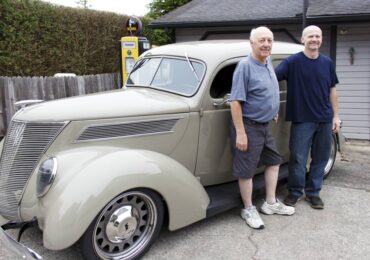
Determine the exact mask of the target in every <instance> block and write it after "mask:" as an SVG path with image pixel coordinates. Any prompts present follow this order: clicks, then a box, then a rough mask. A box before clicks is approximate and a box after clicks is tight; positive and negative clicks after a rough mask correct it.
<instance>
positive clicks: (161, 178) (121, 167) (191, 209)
mask: <svg viewBox="0 0 370 260" xmlns="http://www.w3.org/2000/svg"><path fill="white" fill-rule="evenodd" d="M55 157H56V158H57V161H58V172H57V177H56V179H55V183H54V184H53V186H52V187H51V189H50V191H49V192H48V193H47V194H46V196H45V197H44V198H42V199H40V201H39V204H40V209H41V212H42V213H41V214H42V216H40V218H41V219H43V220H42V222H43V223H42V224H41V226H43V231H44V245H45V247H47V248H49V249H55V250H58V249H63V248H66V247H68V246H70V245H72V244H73V243H75V242H76V241H77V240H78V239H79V238H80V237H81V236H82V234H83V233H84V232H85V230H86V229H87V227H88V226H89V224H90V223H91V222H92V221H93V219H94V218H95V217H96V216H97V215H98V214H99V212H100V210H101V209H103V208H104V206H105V205H106V204H107V203H108V202H109V201H110V200H112V199H113V198H114V197H116V196H117V195H119V194H121V193H122V192H125V191H127V190H132V189H135V188H148V189H151V190H154V191H156V192H157V193H159V194H160V195H161V196H162V198H163V199H164V201H165V203H166V205H167V207H168V213H169V229H170V230H174V229H178V228H181V227H184V226H186V225H189V224H191V223H193V222H196V221H198V220H200V219H203V218H205V217H206V209H207V206H208V204H209V197H208V195H207V193H206V192H205V190H204V188H203V186H202V185H201V184H200V182H199V181H198V180H197V179H196V178H195V177H194V175H192V174H191V173H190V172H189V171H188V170H187V169H186V168H185V167H184V166H182V165H181V164H179V163H178V162H176V161H175V160H173V159H172V158H170V157H168V156H166V155H163V154H159V153H156V152H153V151H146V150H120V149H117V148H111V147H89V148H79V149H75V150H70V151H69V152H63V153H60V154H58V155H56V156H55Z"/></svg>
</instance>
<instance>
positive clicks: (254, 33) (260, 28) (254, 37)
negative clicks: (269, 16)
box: [249, 26, 274, 41]
mask: <svg viewBox="0 0 370 260" xmlns="http://www.w3.org/2000/svg"><path fill="white" fill-rule="evenodd" d="M261 31H267V32H270V33H271V35H272V39H274V34H273V33H272V31H271V30H270V29H269V28H267V27H266V26H260V27H257V28H253V29H252V30H251V33H250V36H249V40H251V41H254V40H256V35H257V33H259V32H261Z"/></svg>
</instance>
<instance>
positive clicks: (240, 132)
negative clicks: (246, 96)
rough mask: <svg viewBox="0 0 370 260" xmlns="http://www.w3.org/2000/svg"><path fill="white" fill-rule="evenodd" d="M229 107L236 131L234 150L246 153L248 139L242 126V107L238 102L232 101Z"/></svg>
mask: <svg viewBox="0 0 370 260" xmlns="http://www.w3.org/2000/svg"><path fill="white" fill-rule="evenodd" d="M230 107H231V117H232V120H233V123H234V126H235V129H236V148H237V149H239V150H240V151H246V150H247V149H248V137H247V133H246V132H245V128H244V124H243V113H242V106H241V104H240V102H239V101H236V100H234V101H232V102H231V104H230Z"/></svg>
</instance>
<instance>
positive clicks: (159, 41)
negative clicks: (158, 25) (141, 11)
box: [141, 16, 171, 46]
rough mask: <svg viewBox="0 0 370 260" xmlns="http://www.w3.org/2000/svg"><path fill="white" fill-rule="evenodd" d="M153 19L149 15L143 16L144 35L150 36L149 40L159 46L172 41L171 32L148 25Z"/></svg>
mask: <svg viewBox="0 0 370 260" xmlns="http://www.w3.org/2000/svg"><path fill="white" fill-rule="evenodd" d="M152 20H153V19H151V18H149V17H148V16H144V17H142V19H141V22H142V24H143V31H142V34H143V36H145V37H146V38H148V40H149V41H150V43H151V44H152V45H158V46H159V45H164V44H168V43H171V38H170V35H169V32H167V31H165V30H162V29H151V28H149V27H148V25H149V24H150V22H151V21H152Z"/></svg>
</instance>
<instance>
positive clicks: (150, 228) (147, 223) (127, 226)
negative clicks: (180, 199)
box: [81, 189, 164, 260]
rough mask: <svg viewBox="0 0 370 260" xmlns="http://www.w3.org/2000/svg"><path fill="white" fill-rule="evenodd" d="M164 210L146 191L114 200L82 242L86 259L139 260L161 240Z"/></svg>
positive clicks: (127, 193)
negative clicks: (155, 242)
mask: <svg viewBox="0 0 370 260" xmlns="http://www.w3.org/2000/svg"><path fill="white" fill-rule="evenodd" d="M163 216H164V207H163V202H162V199H161V198H160V196H159V195H158V194H157V193H155V192H153V191H151V190H147V189H137V190H131V191H127V192H125V193H122V194H121V195H119V196H117V197H116V198H114V199H113V200H111V201H110V202H109V203H108V204H107V205H106V206H105V207H104V208H103V209H102V211H101V212H100V213H99V214H98V215H97V217H96V218H95V219H94V221H93V222H92V223H91V224H90V226H89V227H88V229H87V230H86V232H85V233H84V235H83V236H82V238H81V249H82V255H83V257H84V258H85V259H89V260H91V259H121V260H124V259H137V258H140V257H141V256H142V255H144V254H145V253H146V252H147V251H148V249H149V248H150V246H151V245H152V243H153V242H154V240H155V239H156V238H157V237H158V235H159V233H160V231H161V227H162V224H163Z"/></svg>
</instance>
